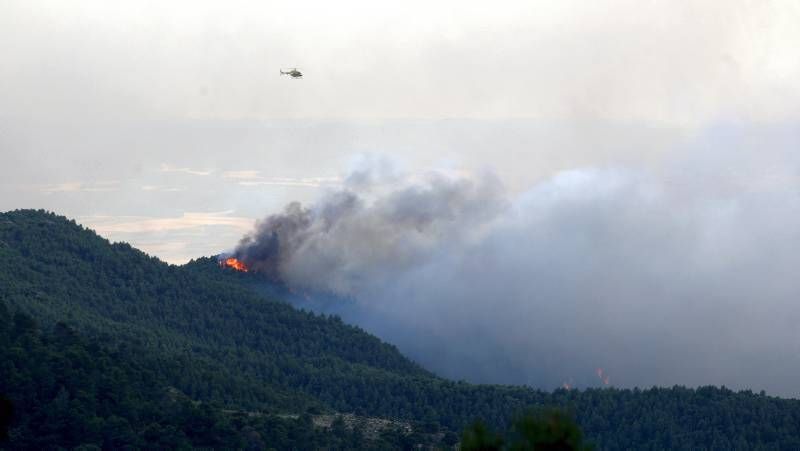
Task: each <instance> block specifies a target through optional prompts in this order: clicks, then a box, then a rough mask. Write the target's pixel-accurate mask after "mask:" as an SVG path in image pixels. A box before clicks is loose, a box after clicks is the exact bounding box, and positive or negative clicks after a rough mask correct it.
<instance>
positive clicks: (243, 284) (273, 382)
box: [0, 210, 800, 449]
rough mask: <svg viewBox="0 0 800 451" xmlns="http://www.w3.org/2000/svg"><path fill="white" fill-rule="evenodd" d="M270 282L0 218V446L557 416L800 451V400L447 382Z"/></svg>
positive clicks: (599, 430)
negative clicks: (6, 407)
mask: <svg viewBox="0 0 800 451" xmlns="http://www.w3.org/2000/svg"><path fill="white" fill-rule="evenodd" d="M257 278H258V275H254V274H252V273H243V272H238V271H236V270H234V269H231V268H224V267H221V266H220V265H219V264H218V263H217V260H216V258H210V257H208V258H199V259H197V260H194V261H192V262H190V263H188V264H186V265H183V266H174V265H168V264H166V263H163V262H161V261H159V260H158V259H156V258H154V257H150V256H147V255H146V254H144V253H143V252H141V251H139V250H137V249H135V248H133V247H131V246H130V245H128V244H124V243H114V244H112V243H109V242H108V241H107V240H105V239H103V238H101V237H99V236H98V235H97V234H95V233H94V232H92V231H91V230H87V229H85V228H83V227H81V226H79V225H78V224H76V223H75V222H74V221H71V220H68V219H66V218H64V217H61V216H57V215H55V214H53V213H49V212H45V211H33V210H18V211H11V212H6V213H2V214H0V396H2V397H3V398H4V399H7V400H9V401H10V403H11V405H13V416H12V419H11V424H10V425H9V427H8V440H6V441H5V442H4V443H2V444H0V446H5V447H7V448H10V449H41V448H53V447H56V446H60V447H63V448H67V449H72V448H80V449H97V448H105V449H119V448H122V447H124V446H126V445H131V446H133V447H141V448H156V449H176V448H192V447H205V448H241V449H263V448H269V447H272V448H275V449H321V448H324V449H356V448H363V449H402V448H413V447H414V446H417V445H422V446H425V447H436V448H449V447H452V445H454V444H455V443H456V442H457V440H458V434H459V433H460V431H461V430H462V429H463V428H464V427H465V426H467V425H468V424H470V423H471V422H472V421H473V420H475V419H482V420H483V421H485V422H486V423H488V424H489V425H492V426H493V427H497V428H502V427H505V426H506V425H508V424H509V423H510V422H511V421H512V419H513V418H514V417H515V415H517V414H519V413H521V412H523V411H525V410H526V409H530V408H535V407H542V406H554V407H560V408H562V409H564V410H566V411H567V412H569V413H570V414H572V415H573V416H574V417H575V419H576V420H577V422H578V423H579V424H580V425H581V427H582V428H583V430H584V433H585V435H586V436H587V437H588V439H589V440H590V441H592V442H594V443H595V444H596V446H597V447H598V448H600V449H800V401H797V400H790V399H780V398H775V397H769V396H766V395H764V394H763V393H761V394H756V393H752V392H749V391H745V392H733V391H730V390H727V389H725V388H714V387H703V388H698V389H689V388H684V387H672V388H652V389H647V390H638V389H637V390H619V389H590V390H585V391H580V390H566V389H560V390H556V391H555V392H543V391H539V390H534V389H530V388H526V387H512V386H497V385H491V386H490V385H471V384H467V383H463V382H455V381H450V380H446V379H443V378H440V377H437V376H436V375H434V374H432V373H430V372H429V371H427V370H425V369H424V368H422V367H420V366H419V365H418V364H416V363H414V362H412V361H410V360H409V359H407V358H406V357H404V356H403V355H402V354H401V353H400V352H398V350H397V349H396V348H395V347H394V346H392V345H391V344H388V343H384V342H382V341H381V340H379V339H377V338H375V337H374V336H372V335H369V334H367V333H366V332H364V331H363V330H361V329H359V328H357V327H353V326H350V325H347V324H345V323H343V322H342V320H341V319H339V318H338V317H336V316H328V315H324V314H315V313H311V312H308V311H304V310H299V309H297V308H296V307H295V306H292V305H290V304H289V303H287V302H283V301H282V300H281V297H283V295H285V294H286V292H285V291H282V289H280V288H279V287H276V288H275V289H274V290H273V291H269V290H267V291H264V286H265V285H264V284H263V283H262V282H261V281H260V280H259V279H257ZM1 417H2V416H1V415H0V418H1ZM0 432H2V431H0ZM0 436H1V434H0Z"/></svg>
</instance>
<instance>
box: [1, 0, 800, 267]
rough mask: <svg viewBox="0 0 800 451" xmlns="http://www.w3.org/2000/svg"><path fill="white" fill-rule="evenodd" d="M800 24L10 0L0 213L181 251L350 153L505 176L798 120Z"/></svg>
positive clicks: (224, 239)
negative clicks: (732, 127)
mask: <svg viewBox="0 0 800 451" xmlns="http://www.w3.org/2000/svg"><path fill="white" fill-rule="evenodd" d="M798 23H800V5H798V3H797V2H794V1H783V2H782V1H725V2H722V1H692V2H675V1H640V0H636V1H602V2H600V1H598V2H586V1H558V2H551V1H545V2H535V1H519V2H512V1H497V2H485V1H479V2H478V1H475V2H473V1H464V0H459V1H441V2H430V1H405V2H375V1H347V0H345V1H340V2H328V1H274V2H272V1H269V2H265V1H252V2H244V1H238V2H237V1H226V2H204V1H170V2H161V1H152V2H150V1H129V2H123V1H111V2H109V1H99V0H98V1H88V0H86V1H78V2H62V1H31V0H24V1H13V0H7V1H4V2H2V3H0V58H1V59H2V64H0V177H1V178H0V209H3V210H6V209H12V208H21V207H42V208H48V209H52V210H55V211H57V212H59V213H62V214H65V215H68V216H72V217H78V218H79V219H81V220H82V221H83V222H84V223H86V224H88V225H91V226H93V227H95V228H97V230H99V231H100V232H101V233H103V234H104V235H106V236H108V237H110V238H112V239H124V240H129V241H132V242H133V244H135V245H138V246H141V247H143V248H144V249H146V250H148V251H150V252H153V253H155V254H156V255H158V256H160V257H162V258H164V259H166V260H168V261H173V262H181V261H185V260H186V259H188V258H190V257H192V256H195V255H200V254H208V253H212V252H216V251H217V250H219V249H220V248H228V247H231V246H232V245H233V244H234V243H235V241H236V237H237V236H239V235H240V233H241V232H242V230H244V229H245V228H246V227H247V226H248V225H249V224H250V223H251V222H252V219H253V218H256V217H260V216H262V215H263V214H264V213H265V212H269V211H275V210H276V209H278V208H279V207H280V206H282V205H283V204H284V203H286V202H287V201H289V200H295V199H297V200H305V201H309V200H312V199H314V198H316V197H317V196H319V194H320V192H321V191H324V189H325V188H326V187H330V185H336V183H337V179H339V178H341V177H342V174H345V173H347V172H348V171H350V170H351V169H352V167H353V165H354V164H358V163H357V162H358V161H360V160H363V159H364V157H363V155H365V154H366V155H372V156H368V157H366V158H367V159H369V158H374V156H375V155H378V156H381V155H388V156H390V157H391V158H392V159H393V160H395V161H399V162H401V163H402V164H404V165H406V166H407V169H409V170H412V171H413V170H418V171H427V170H430V169H446V170H462V171H479V170H484V169H487V168H488V169H492V170H494V171H496V173H497V175H498V176H499V177H500V178H501V179H502V180H503V182H504V183H505V184H506V186H507V187H508V188H509V189H510V190H512V191H517V192H519V191H523V190H525V189H527V188H528V187H530V186H531V185H532V184H533V183H535V182H537V181H539V180H541V179H542V178H543V177H548V176H550V175H552V174H554V173H555V172H557V171H559V170H564V169H570V168H574V167H585V166H598V165H599V166H604V165H626V166H630V165H634V166H637V165H647V166H653V165H655V166H658V165H660V164H662V163H661V162H662V159H663V157H664V155H666V154H669V153H670V152H675V151H676V149H678V150H681V149H685V148H686V147H687V146H692V145H693V144H692V142H693V140H696V139H697V136H700V135H703V133H705V132H706V130H708V129H709V128H713V127H715V126H718V125H719V124H723V125H728V124H741V125H743V126H745V127H751V126H754V125H755V126H758V125H764V124H765V125H767V126H768V125H770V124H774V123H779V124H787V123H788V124H793V123H795V122H796V119H797V117H798V111H800V109H799V106H800V101H798V96H800V58H798V56H797V55H798V53H797V44H798V43H799V42H800V27H798V26H797V24H798ZM288 66H297V67H299V68H300V69H301V70H303V71H304V73H305V74H306V76H305V77H304V79H303V80H289V79H287V78H286V77H280V76H279V75H278V69H279V68H281V67H288ZM711 145H713V143H711Z"/></svg>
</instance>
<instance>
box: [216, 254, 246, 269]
mask: <svg viewBox="0 0 800 451" xmlns="http://www.w3.org/2000/svg"><path fill="white" fill-rule="evenodd" d="M219 265H220V266H222V267H223V268H224V267H226V266H227V267H228V268H233V269H235V270H237V271H242V272H247V271H248V269H247V265H245V264H244V262H243V261H241V260H239V259H238V258H233V257H231V258H226V259H225V260H220V262H219Z"/></svg>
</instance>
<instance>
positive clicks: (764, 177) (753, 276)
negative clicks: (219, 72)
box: [236, 135, 800, 396]
mask: <svg viewBox="0 0 800 451" xmlns="http://www.w3.org/2000/svg"><path fill="white" fill-rule="evenodd" d="M720 139H722V138H720V137H716V138H715V142H716V143H717V144H719V140H720ZM756 141H757V140H756ZM796 143H797V139H796V136H793V135H792V136H791V137H790V139H789V144H796ZM784 144H785V142H784ZM698 145H699V146H700V147H703V146H704V143H703V142H700V143H699V144H698ZM777 148H778V149H779V150H773V149H771V150H770V152H769V153H768V154H766V153H762V154H756V153H753V152H750V151H749V150H748V149H747V148H742V147H741V146H738V145H736V144H732V145H731V146H730V148H728V149H726V150H725V151H724V152H712V151H709V150H699V151H693V152H692V153H689V154H684V156H683V157H682V158H675V159H674V160H673V161H672V162H671V163H669V164H665V165H664V166H662V167H661V168H660V169H659V170H658V171H655V170H643V169H633V168H588V169H576V170H571V171H566V172H561V173H558V174H556V175H554V176H553V177H551V178H549V179H547V180H544V181H542V182H540V183H538V184H536V185H535V186H533V187H532V188H531V189H530V190H528V191H527V192H524V193H521V194H518V195H510V194H508V193H506V192H505V191H504V189H503V187H502V184H501V183H500V181H499V180H498V179H497V178H496V177H493V176H491V175H487V174H481V175H477V176H475V175H469V174H460V175H459V174H456V175H453V174H441V173H432V174H428V175H426V176H424V177H411V176H402V175H401V176H395V177H390V178H389V179H387V180H388V181H387V182H386V183H382V184H381V183H377V182H380V181H381V177H376V176H375V175H374V174H373V173H370V172H369V171H367V172H358V173H355V174H354V175H353V176H351V177H350V178H349V179H348V181H347V183H346V184H345V188H344V189H343V190H342V191H339V192H332V193H328V194H327V195H326V196H324V197H323V198H322V199H321V200H320V201H319V202H318V203H316V204H314V205H311V206H309V207H302V206H300V205H298V204H292V205H290V206H288V207H287V209H286V211H285V212H283V213H280V214H276V215H272V216H270V217H268V218H267V219H265V220H264V221H262V222H260V223H259V225H258V226H257V228H256V230H255V232H253V234H251V235H249V236H248V237H246V238H245V239H244V240H243V241H242V243H241V244H240V246H239V247H238V249H237V251H236V252H237V256H238V257H240V258H242V259H243V260H245V262H247V263H248V264H250V265H251V266H252V267H253V268H255V269H256V270H257V271H258V270H260V271H262V272H265V273H268V274H270V275H272V276H274V277H276V278H279V279H280V280H282V281H284V282H285V283H286V284H287V285H289V286H291V287H294V288H297V289H301V290H305V291H312V292H328V293H334V294H338V295H344V296H346V297H349V298H352V299H353V300H355V304H356V305H357V308H356V309H352V308H349V307H348V308H345V307H341V310H342V315H343V316H344V317H345V318H346V319H348V320H350V321H353V322H356V323H358V324H359V325H361V326H362V327H364V328H366V329H367V330H369V331H371V332H374V333H376V334H378V335H379V336H382V337H384V338H386V339H388V340H390V341H392V342H393V343H396V344H397V345H398V346H399V347H400V349H401V350H403V351H405V352H406V353H407V354H408V355H410V356H411V357H413V358H415V359H416V360H418V361H419V362H420V363H422V364H423V365H425V366H427V367H428V368H430V369H432V370H434V371H435V372H438V373H440V374H442V375H445V376H449V377H453V378H457V379H468V380H472V381H479V382H495V383H522V384H529V385H534V386H539V387H543V388H555V387H558V386H561V385H562V384H563V383H564V381H570V385H577V386H579V387H580V386H587V385H594V386H596V385H598V384H601V385H602V381H601V382H598V377H597V375H596V374H595V372H596V369H597V368H603V369H604V371H605V373H604V374H605V380H610V383H611V385H616V386H626V387H630V386H651V385H673V384H685V385H702V384H714V385H727V386H729V387H735V388H752V389H754V390H760V389H766V390H767V391H769V392H770V393H774V394H781V395H792V396H796V395H797V394H798V393H799V392H800V390H798V385H797V382H796V375H797V374H800V334H798V333H797V326H798V324H800V305H798V302H800V283H798V282H797V279H798V278H797V268H800V252H798V251H799V250H800V156H798V155H796V153H795V152H794V151H793V150H791V149H794V148H796V147H794V146H792V145H790V146H783V147H781V146H777ZM781 148H783V149H789V150H785V151H782V150H780V149H781ZM737 149H738V150H737ZM742 149H744V150H742ZM686 155H691V156H690V157H686ZM326 309H327V310H328V311H331V310H333V311H336V306H327V307H326ZM609 378H610V379H609ZM573 381H574V383H573Z"/></svg>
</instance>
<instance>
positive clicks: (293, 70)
mask: <svg viewBox="0 0 800 451" xmlns="http://www.w3.org/2000/svg"><path fill="white" fill-rule="evenodd" d="M280 71H281V75H288V76H290V77H292V78H303V73H302V72H300V71H299V70H297V68H296V67H293V68H291V69H289V70H287V71H286V72H284V71H283V69H281V70H280Z"/></svg>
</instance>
